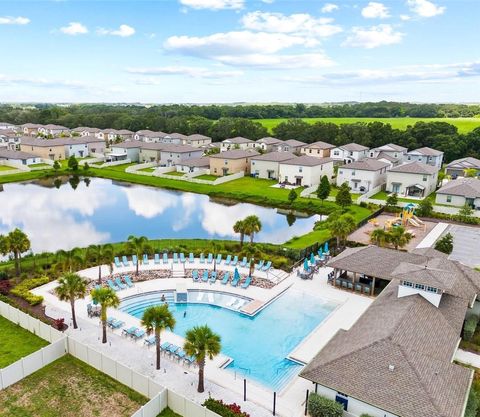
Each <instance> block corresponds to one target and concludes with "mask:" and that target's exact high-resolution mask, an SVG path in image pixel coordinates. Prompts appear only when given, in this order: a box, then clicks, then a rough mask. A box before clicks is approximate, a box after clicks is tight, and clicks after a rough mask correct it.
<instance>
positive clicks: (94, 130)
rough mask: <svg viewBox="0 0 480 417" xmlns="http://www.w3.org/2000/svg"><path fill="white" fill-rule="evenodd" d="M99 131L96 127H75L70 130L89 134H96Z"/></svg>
mask: <svg viewBox="0 0 480 417" xmlns="http://www.w3.org/2000/svg"><path fill="white" fill-rule="evenodd" d="M100 131H101V130H100V129H99V128H98V127H83V126H81V127H76V128H75V129H72V132H89V133H98V132H100Z"/></svg>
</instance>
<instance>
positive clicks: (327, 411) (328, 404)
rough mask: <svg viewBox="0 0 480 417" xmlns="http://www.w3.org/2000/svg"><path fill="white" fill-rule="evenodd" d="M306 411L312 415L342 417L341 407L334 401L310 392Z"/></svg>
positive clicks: (313, 416) (316, 416)
mask: <svg viewBox="0 0 480 417" xmlns="http://www.w3.org/2000/svg"><path fill="white" fill-rule="evenodd" d="M308 412H309V413H310V415H311V416H312V417H342V416H343V407H342V405H341V404H339V403H337V402H336V401H333V400H330V399H328V398H325V397H322V396H321V395H318V394H315V393H312V394H310V396H309V397H308Z"/></svg>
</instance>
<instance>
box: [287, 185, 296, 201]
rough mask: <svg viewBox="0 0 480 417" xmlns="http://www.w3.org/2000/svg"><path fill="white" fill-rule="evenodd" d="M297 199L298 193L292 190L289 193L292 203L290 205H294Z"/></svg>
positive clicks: (289, 199)
mask: <svg viewBox="0 0 480 417" xmlns="http://www.w3.org/2000/svg"><path fill="white" fill-rule="evenodd" d="M297 197H298V195H297V193H296V192H295V190H294V189H293V188H292V189H291V190H290V192H289V193H288V201H289V202H290V204H293V202H294V201H295V200H296V199H297Z"/></svg>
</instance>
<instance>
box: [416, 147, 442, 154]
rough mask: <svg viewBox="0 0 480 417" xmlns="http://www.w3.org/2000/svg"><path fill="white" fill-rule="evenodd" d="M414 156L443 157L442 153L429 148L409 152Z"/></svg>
mask: <svg viewBox="0 0 480 417" xmlns="http://www.w3.org/2000/svg"><path fill="white" fill-rule="evenodd" d="M408 153H409V154H413V155H425V156H440V155H443V152H442V151H437V150H436V149H432V148H429V147H427V146H425V147H423V148H418V149H415V150H413V151H410V152H408Z"/></svg>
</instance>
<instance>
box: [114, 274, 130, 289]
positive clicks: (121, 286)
mask: <svg viewBox="0 0 480 417" xmlns="http://www.w3.org/2000/svg"><path fill="white" fill-rule="evenodd" d="M115 284H117V285H118V286H119V287H120V289H121V290H124V289H125V288H127V286H126V285H125V284H124V283H123V282H122V281H120V277H117V278H115Z"/></svg>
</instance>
